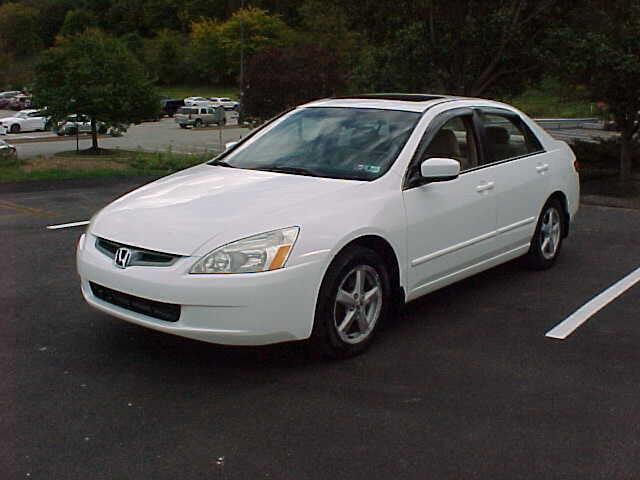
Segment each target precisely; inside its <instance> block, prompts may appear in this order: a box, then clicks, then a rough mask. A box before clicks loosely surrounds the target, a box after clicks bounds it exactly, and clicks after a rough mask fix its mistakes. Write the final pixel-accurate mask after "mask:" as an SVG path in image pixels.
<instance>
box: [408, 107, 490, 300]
mask: <svg viewBox="0 0 640 480" xmlns="http://www.w3.org/2000/svg"><path fill="white" fill-rule="evenodd" d="M473 115H474V113H473V111H472V110H471V109H468V108H463V109H454V110H450V111H447V112H445V113H444V114H441V115H439V116H438V117H436V118H435V119H434V120H433V122H432V123H431V125H430V126H429V127H428V128H427V131H426V132H425V135H424V137H423V140H422V141H421V143H420V146H419V147H418V149H417V151H416V154H415V155H414V158H413V160H412V162H411V165H410V167H409V170H408V171H407V176H406V179H405V185H404V191H403V197H404V204H405V211H406V216H407V252H408V266H407V272H408V275H407V280H408V286H409V292H408V297H409V299H411V298H415V297H417V296H419V295H422V294H424V293H427V292H429V291H432V290H435V289H436V288H439V287H440V286H443V285H445V284H447V283H451V282H453V281H455V279H457V278H459V277H460V276H461V275H462V276H464V272H465V271H466V270H468V269H469V267H471V266H473V265H476V264H478V263H481V262H482V261H483V260H484V259H487V258H489V257H490V256H491V255H492V253H493V251H494V250H495V246H494V243H493V237H494V235H495V228H496V198H495V192H494V182H495V180H494V178H493V177H491V175H490V173H489V172H488V171H487V170H485V169H479V168H477V167H478V164H479V163H480V162H481V155H482V149H481V146H480V144H479V142H478V134H477V131H476V128H475V123H474V121H473ZM436 157H441V158H453V159H455V160H458V161H459V162H460V175H459V176H458V178H456V179H454V180H450V181H444V182H431V183H424V181H423V180H421V176H420V174H419V172H420V164H421V163H422V161H423V160H425V159H428V158H436Z"/></svg>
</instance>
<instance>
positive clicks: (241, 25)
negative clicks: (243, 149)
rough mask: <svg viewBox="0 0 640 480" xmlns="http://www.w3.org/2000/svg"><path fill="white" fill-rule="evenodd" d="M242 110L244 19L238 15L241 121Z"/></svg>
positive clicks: (242, 5) (241, 6) (242, 4)
mask: <svg viewBox="0 0 640 480" xmlns="http://www.w3.org/2000/svg"><path fill="white" fill-rule="evenodd" d="M240 10H244V0H240ZM243 111H244V19H243V17H240V112H239V113H240V115H239V117H240V118H239V120H240V122H238V123H241V121H242V119H243V113H244V112H243Z"/></svg>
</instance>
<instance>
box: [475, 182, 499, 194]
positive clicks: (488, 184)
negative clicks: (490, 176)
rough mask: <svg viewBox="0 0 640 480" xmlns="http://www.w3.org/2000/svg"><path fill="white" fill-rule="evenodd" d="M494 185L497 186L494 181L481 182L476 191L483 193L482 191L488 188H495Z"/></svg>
mask: <svg viewBox="0 0 640 480" xmlns="http://www.w3.org/2000/svg"><path fill="white" fill-rule="evenodd" d="M494 186H495V183H493V182H485V183H481V184H480V185H478V186H477V187H476V192H478V193H482V192H486V191H488V190H493V187H494Z"/></svg>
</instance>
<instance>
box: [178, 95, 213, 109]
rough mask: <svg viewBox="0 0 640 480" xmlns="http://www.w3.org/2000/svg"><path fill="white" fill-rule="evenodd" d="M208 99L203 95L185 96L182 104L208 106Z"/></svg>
mask: <svg viewBox="0 0 640 480" xmlns="http://www.w3.org/2000/svg"><path fill="white" fill-rule="evenodd" d="M210 103H211V102H210V100H209V99H208V98H204V97H187V98H185V99H184V104H185V105H186V106H189V107H191V106H195V105H198V106H205V107H206V106H208V105H209V104H210Z"/></svg>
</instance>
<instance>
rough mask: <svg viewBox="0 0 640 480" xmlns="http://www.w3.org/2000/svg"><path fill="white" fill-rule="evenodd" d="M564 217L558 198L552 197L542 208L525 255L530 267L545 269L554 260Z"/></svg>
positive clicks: (558, 246) (559, 244)
mask: <svg viewBox="0 0 640 480" xmlns="http://www.w3.org/2000/svg"><path fill="white" fill-rule="evenodd" d="M564 218H565V216H564V209H563V207H562V204H561V202H560V201H559V200H558V199H555V198H552V199H551V200H549V201H548V202H547V203H546V204H545V206H544V207H543V208H542V213H541V214H540V218H539V219H538V225H537V226H536V231H535V233H534V235H533V239H532V240H531V246H530V247H529V252H528V253H527V257H526V259H527V263H528V264H529V266H530V267H531V268H533V269H535V270H545V269H547V268H550V267H552V266H553V264H554V263H555V262H556V259H557V258H558V255H559V254H560V248H561V247H562V232H563V231H564V230H565V227H566V226H565V225H564V221H565V220H564Z"/></svg>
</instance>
